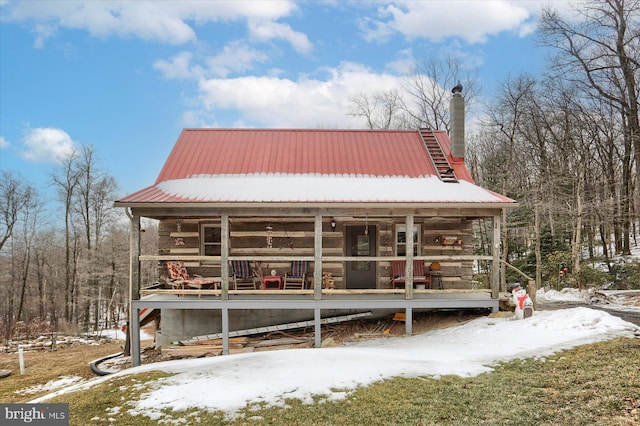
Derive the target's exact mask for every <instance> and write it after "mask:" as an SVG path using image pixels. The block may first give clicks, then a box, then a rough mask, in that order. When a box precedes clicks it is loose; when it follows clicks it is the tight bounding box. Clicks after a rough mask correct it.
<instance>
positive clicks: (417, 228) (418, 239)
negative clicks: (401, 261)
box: [393, 223, 422, 256]
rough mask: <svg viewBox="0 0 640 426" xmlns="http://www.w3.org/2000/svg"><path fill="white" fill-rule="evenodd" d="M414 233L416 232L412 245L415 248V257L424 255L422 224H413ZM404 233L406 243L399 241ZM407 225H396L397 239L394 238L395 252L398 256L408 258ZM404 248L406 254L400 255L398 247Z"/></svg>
mask: <svg viewBox="0 0 640 426" xmlns="http://www.w3.org/2000/svg"><path fill="white" fill-rule="evenodd" d="M413 232H414V242H413V244H412V246H413V247H414V253H413V255H414V256H420V255H421V253H422V227H421V225H420V224H417V223H414V224H413ZM402 233H404V235H405V238H404V239H405V241H404V242H400V241H399V236H400V235H401V234H402ZM406 240H407V225H404V224H403V225H396V232H395V238H394V244H393V245H394V247H393V249H394V251H395V253H396V256H406V255H407V241H406ZM402 246H404V254H399V253H400V252H399V250H398V247H402Z"/></svg>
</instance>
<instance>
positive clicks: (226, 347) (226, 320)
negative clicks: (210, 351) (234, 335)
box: [221, 308, 229, 355]
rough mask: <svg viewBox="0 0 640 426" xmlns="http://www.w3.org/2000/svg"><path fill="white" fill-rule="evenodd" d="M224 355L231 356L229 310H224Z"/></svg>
mask: <svg viewBox="0 0 640 426" xmlns="http://www.w3.org/2000/svg"><path fill="white" fill-rule="evenodd" d="M221 313H222V355H229V308H222V312H221Z"/></svg>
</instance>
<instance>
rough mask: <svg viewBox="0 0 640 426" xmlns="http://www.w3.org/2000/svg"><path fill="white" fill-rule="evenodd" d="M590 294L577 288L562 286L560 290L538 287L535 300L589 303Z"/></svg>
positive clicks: (541, 301)
mask: <svg viewBox="0 0 640 426" xmlns="http://www.w3.org/2000/svg"><path fill="white" fill-rule="evenodd" d="M590 299H591V297H590V295H589V292H587V291H582V290H578V289H577V288H563V289H562V290H560V291H558V290H553V289H549V290H545V289H544V288H541V289H539V290H538V291H537V292H536V302H538V303H544V302H573V303H589V302H590Z"/></svg>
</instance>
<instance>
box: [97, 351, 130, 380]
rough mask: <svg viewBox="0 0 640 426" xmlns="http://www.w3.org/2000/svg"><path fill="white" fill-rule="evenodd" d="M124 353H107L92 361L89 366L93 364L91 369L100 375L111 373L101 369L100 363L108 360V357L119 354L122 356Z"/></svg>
mask: <svg viewBox="0 0 640 426" xmlns="http://www.w3.org/2000/svg"><path fill="white" fill-rule="evenodd" d="M123 354H124V352H118V353H117V354H111V355H107V356H105V357H102V358H98V359H96V360H94V361H91V363H90V364H89V366H91V371H93V372H94V373H95V374H97V375H98V376H107V375H109V374H111V372H110V371H104V370H100V369H99V368H98V365H100V364H101V363H102V362H104V361H106V360H108V359H113V358H117V357H119V356H122V355H123Z"/></svg>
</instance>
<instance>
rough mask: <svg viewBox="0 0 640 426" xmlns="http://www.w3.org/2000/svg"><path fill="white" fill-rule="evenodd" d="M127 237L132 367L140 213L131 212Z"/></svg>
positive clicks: (136, 359) (136, 349)
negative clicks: (133, 302)
mask: <svg viewBox="0 0 640 426" xmlns="http://www.w3.org/2000/svg"><path fill="white" fill-rule="evenodd" d="M129 218H130V219H131V229H130V237H129V253H130V265H129V293H130V294H129V327H128V330H127V333H129V341H130V342H131V345H130V350H131V361H132V363H133V366H134V367H137V366H138V365H140V363H141V360H140V358H141V357H140V312H139V310H138V309H134V308H133V306H132V304H131V302H132V301H133V300H140V215H139V214H135V213H134V214H133V215H132V216H129Z"/></svg>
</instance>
